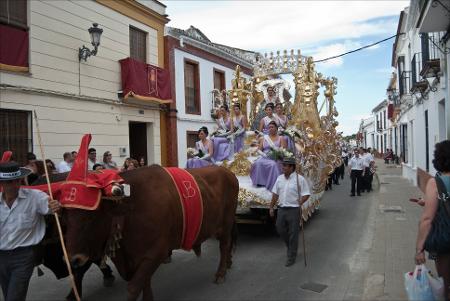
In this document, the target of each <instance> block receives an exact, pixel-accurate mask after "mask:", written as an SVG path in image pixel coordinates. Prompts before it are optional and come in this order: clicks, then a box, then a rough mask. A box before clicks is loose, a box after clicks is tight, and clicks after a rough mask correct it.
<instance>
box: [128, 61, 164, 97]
mask: <svg viewBox="0 0 450 301" xmlns="http://www.w3.org/2000/svg"><path fill="white" fill-rule="evenodd" d="M119 62H120V67H121V72H122V91H123V94H124V98H125V99H127V98H129V97H133V98H135V99H138V100H143V101H154V102H157V103H161V104H165V103H171V102H172V92H171V82H170V73H169V71H167V70H165V69H162V68H159V67H157V66H153V65H150V64H145V63H143V62H140V61H137V60H135V59H132V58H126V59H123V60H120V61H119Z"/></svg>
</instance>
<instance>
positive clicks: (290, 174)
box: [269, 158, 311, 267]
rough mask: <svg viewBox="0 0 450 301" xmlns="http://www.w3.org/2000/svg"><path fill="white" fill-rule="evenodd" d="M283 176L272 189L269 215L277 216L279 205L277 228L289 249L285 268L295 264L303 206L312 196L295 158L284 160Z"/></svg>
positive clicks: (279, 177)
mask: <svg viewBox="0 0 450 301" xmlns="http://www.w3.org/2000/svg"><path fill="white" fill-rule="evenodd" d="M282 169H283V174H282V175H279V176H278V178H277V180H276V182H275V184H274V185H273V188H272V201H271V203H270V209H269V214H270V216H271V217H274V216H275V213H274V207H275V205H276V204H277V203H278V214H277V215H278V216H277V221H276V228H277V232H278V234H279V235H280V236H281V238H282V239H283V241H284V242H285V244H286V247H287V261H286V264H285V266H287V267H288V266H291V265H293V264H294V263H295V259H296V257H297V248H298V234H299V226H300V218H301V217H300V216H301V210H300V208H301V206H302V205H303V203H304V202H306V201H307V200H308V198H309V196H310V195H311V193H310V190H309V186H308V182H306V180H305V178H304V177H303V176H301V175H299V174H297V172H296V171H295V158H285V159H284V160H283V167H282Z"/></svg>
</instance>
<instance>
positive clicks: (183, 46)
mask: <svg viewBox="0 0 450 301" xmlns="http://www.w3.org/2000/svg"><path fill="white" fill-rule="evenodd" d="M165 38H166V51H167V54H166V56H167V57H168V58H169V59H170V60H171V63H170V68H171V73H172V82H173V83H174V85H173V91H174V92H172V98H173V99H174V102H175V103H176V111H177V122H176V137H177V138H178V139H177V161H178V166H179V167H185V166H186V162H187V153H186V150H187V148H188V147H195V141H197V140H198V137H197V131H198V129H199V128H200V127H202V126H206V127H207V128H208V130H209V132H210V133H212V132H213V130H214V127H215V126H216V123H215V120H214V119H213V118H212V116H211V114H212V112H211V110H212V108H213V104H212V91H213V89H218V90H219V91H222V90H229V89H231V80H232V79H233V78H234V72H235V68H236V66H237V65H240V66H241V71H242V72H243V76H244V77H247V78H250V76H251V75H252V64H251V58H252V57H253V52H250V51H244V50H240V49H235V48H232V47H228V46H224V45H220V44H215V43H212V42H211V41H210V40H209V39H208V38H207V37H206V36H205V35H204V34H203V33H202V32H201V31H200V30H199V29H197V28H195V27H193V26H191V27H190V28H189V29H187V30H181V29H177V28H171V27H167V28H166V37H165ZM174 136H175V135H171V137H174Z"/></svg>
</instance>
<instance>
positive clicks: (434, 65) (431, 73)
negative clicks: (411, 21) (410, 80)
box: [419, 32, 445, 77]
mask: <svg viewBox="0 0 450 301" xmlns="http://www.w3.org/2000/svg"><path fill="white" fill-rule="evenodd" d="M444 34H445V33H444V32H431V33H422V34H421V35H420V41H421V47H422V68H421V70H420V71H419V72H420V75H421V76H422V77H435V76H436V74H437V73H438V72H439V71H440V67H441V65H440V57H439V52H440V50H439V43H440V41H441V39H442V37H443V36H444Z"/></svg>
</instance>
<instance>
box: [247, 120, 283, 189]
mask: <svg viewBox="0 0 450 301" xmlns="http://www.w3.org/2000/svg"><path fill="white" fill-rule="evenodd" d="M268 128H269V134H268V135H264V136H263V137H261V138H260V141H259V153H260V154H261V157H260V158H259V159H257V160H256V161H255V162H254V163H253V165H252V167H251V169H250V178H251V179H252V183H253V185H255V186H264V187H266V188H267V189H268V190H269V191H272V187H273V185H274V184H275V181H276V180H277V178H278V176H279V175H280V174H281V166H280V163H279V162H277V161H275V160H272V159H270V158H268V157H267V154H268V152H269V151H270V150H271V149H278V148H280V147H282V148H286V141H285V140H284V139H282V137H280V136H279V135H278V125H277V123H276V122H275V121H271V122H270V123H269V125H268Z"/></svg>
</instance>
